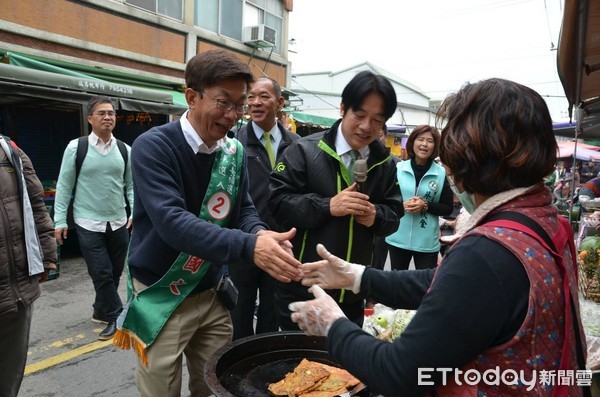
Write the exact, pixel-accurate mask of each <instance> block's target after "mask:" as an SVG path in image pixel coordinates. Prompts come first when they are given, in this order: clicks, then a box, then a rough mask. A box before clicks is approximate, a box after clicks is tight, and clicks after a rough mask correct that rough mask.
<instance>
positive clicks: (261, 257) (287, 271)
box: [253, 228, 302, 283]
mask: <svg viewBox="0 0 600 397" xmlns="http://www.w3.org/2000/svg"><path fill="white" fill-rule="evenodd" d="M257 234H258V238H257V240H256V246H255V247H254V257H253V260H254V263H255V264H256V266H258V267H260V268H261V269H262V270H264V271H265V272H267V273H269V275H270V276H271V277H273V278H274V279H276V280H278V281H281V282H284V283H289V282H290V281H291V280H295V281H300V280H301V279H302V271H301V270H300V267H301V266H302V264H301V263H300V262H299V261H298V260H296V258H294V255H293V253H292V244H291V243H290V241H289V240H290V239H291V238H292V237H294V235H295V234H296V229H295V228H292V229H290V230H289V231H287V232H285V233H277V232H273V231H266V230H263V231H260V232H258V233H257Z"/></svg>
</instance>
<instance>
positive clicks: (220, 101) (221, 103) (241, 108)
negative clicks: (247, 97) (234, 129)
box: [194, 90, 248, 114]
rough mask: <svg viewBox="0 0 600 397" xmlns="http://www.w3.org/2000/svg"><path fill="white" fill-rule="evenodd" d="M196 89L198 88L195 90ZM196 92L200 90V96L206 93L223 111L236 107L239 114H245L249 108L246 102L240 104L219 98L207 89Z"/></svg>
mask: <svg viewBox="0 0 600 397" xmlns="http://www.w3.org/2000/svg"><path fill="white" fill-rule="evenodd" d="M194 91H196V90H194ZM196 92H198V93H199V94H200V96H202V94H206V96H208V97H210V98H212V99H214V100H215V102H216V103H217V109H219V110H222V111H223V112H229V111H230V110H231V109H233V108H234V107H235V112H236V113H237V114H244V113H246V111H247V110H248V105H246V104H243V105H239V104H236V103H233V102H231V101H227V100H225V99H218V98H215V97H214V96H212V95H210V94H209V93H208V92H206V91H202V92H199V91H196Z"/></svg>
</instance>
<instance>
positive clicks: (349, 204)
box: [329, 183, 372, 216]
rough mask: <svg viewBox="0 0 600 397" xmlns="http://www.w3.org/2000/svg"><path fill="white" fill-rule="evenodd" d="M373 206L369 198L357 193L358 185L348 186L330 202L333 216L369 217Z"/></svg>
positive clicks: (330, 210)
mask: <svg viewBox="0 0 600 397" xmlns="http://www.w3.org/2000/svg"><path fill="white" fill-rule="evenodd" d="M371 206H372V204H371V203H369V196H367V195H366V194H364V193H360V192H357V191H356V183H353V184H352V185H350V186H348V187H347V188H346V189H344V190H342V191H341V192H339V193H338V194H336V195H335V196H333V197H332V198H331V201H330V202H329V212H330V213H331V215H332V216H346V215H355V216H356V215H360V216H364V215H368V214H369V211H370V210H371Z"/></svg>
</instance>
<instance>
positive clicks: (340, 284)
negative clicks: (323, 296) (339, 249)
mask: <svg viewBox="0 0 600 397" xmlns="http://www.w3.org/2000/svg"><path fill="white" fill-rule="evenodd" d="M317 253H318V254H319V256H320V257H321V258H323V260H320V261H318V262H309V263H305V264H303V265H302V272H303V273H304V277H303V278H302V284H303V285H305V286H311V285H318V286H319V287H321V288H323V289H336V288H337V289H339V288H346V289H351V290H352V292H354V293H355V294H357V293H358V292H360V282H361V279H362V274H363V272H364V271H365V267H364V266H362V265H357V264H355V263H349V262H346V261H345V260H343V259H341V258H338V257H337V256H335V255H333V254H332V253H331V252H329V251H327V248H325V246H324V245H323V244H317Z"/></svg>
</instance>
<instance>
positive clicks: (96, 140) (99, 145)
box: [88, 131, 117, 155]
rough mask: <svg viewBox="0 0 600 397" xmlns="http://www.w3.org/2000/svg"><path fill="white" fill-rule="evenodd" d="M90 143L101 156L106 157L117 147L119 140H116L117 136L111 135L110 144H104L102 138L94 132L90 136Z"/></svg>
mask: <svg viewBox="0 0 600 397" xmlns="http://www.w3.org/2000/svg"><path fill="white" fill-rule="evenodd" d="M88 142H89V144H90V145H92V146H93V147H94V148H95V149H96V150H97V151H98V152H99V153H100V154H102V155H106V153H108V152H110V149H112V148H113V147H114V146H115V144H116V143H117V140H116V139H115V136H114V135H113V134H110V139H109V140H108V142H106V143H104V141H103V140H102V138H100V137H99V136H98V135H96V133H95V132H94V131H92V133H91V134H90V135H88Z"/></svg>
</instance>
